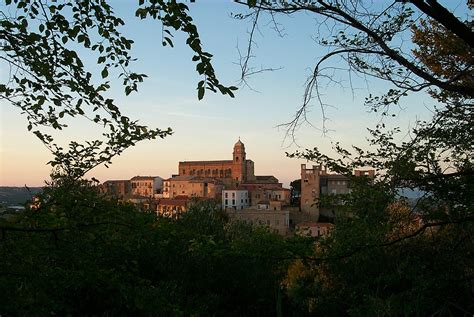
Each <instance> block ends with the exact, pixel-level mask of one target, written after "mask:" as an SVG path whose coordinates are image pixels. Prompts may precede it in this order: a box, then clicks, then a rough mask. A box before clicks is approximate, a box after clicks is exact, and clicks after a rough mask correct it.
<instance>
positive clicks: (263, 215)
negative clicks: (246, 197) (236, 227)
mask: <svg viewBox="0 0 474 317" xmlns="http://www.w3.org/2000/svg"><path fill="white" fill-rule="evenodd" d="M228 214H229V217H230V219H232V220H233V221H241V222H244V223H247V224H251V225H254V226H267V227H269V228H270V229H272V230H274V231H275V233H278V234H280V235H282V236H286V235H288V233H289V230H290V213H289V211H285V210H280V211H274V210H269V211H267V210H256V209H252V208H249V209H244V210H230V211H229V210H228Z"/></svg>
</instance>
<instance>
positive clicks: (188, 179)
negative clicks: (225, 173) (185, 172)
mask: <svg viewBox="0 0 474 317" xmlns="http://www.w3.org/2000/svg"><path fill="white" fill-rule="evenodd" d="M223 189H224V184H223V183H222V181H221V180H220V179H218V178H217V179H216V178H209V177H200V176H174V177H172V178H168V179H166V180H164V181H163V191H162V193H163V198H174V197H176V196H188V197H201V198H212V199H220V196H221V193H222V190H223Z"/></svg>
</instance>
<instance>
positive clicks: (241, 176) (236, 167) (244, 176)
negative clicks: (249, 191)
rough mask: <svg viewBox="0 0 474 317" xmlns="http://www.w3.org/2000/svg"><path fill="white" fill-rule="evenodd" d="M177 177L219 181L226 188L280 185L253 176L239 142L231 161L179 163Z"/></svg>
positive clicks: (235, 146)
mask: <svg viewBox="0 0 474 317" xmlns="http://www.w3.org/2000/svg"><path fill="white" fill-rule="evenodd" d="M178 169H179V176H198V177H205V178H216V179H219V180H221V181H222V182H223V183H224V184H225V185H226V188H238V187H242V186H244V187H245V185H255V184H261V185H264V184H265V185H274V186H278V187H280V188H281V183H279V182H278V179H277V178H275V177H274V176H255V170H254V162H253V161H252V160H248V159H247V153H246V152H245V145H244V144H243V143H242V141H241V140H240V138H239V140H238V141H237V143H235V145H234V151H233V153H232V160H218V161H184V162H179V166H178Z"/></svg>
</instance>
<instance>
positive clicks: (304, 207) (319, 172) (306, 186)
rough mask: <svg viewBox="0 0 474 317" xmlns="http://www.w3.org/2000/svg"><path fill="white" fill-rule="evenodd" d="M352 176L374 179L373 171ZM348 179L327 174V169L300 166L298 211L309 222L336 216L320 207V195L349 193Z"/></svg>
mask: <svg viewBox="0 0 474 317" xmlns="http://www.w3.org/2000/svg"><path fill="white" fill-rule="evenodd" d="M354 176H357V177H361V176H365V177H370V178H374V177H375V170H373V169H367V170H355V171H354ZM350 190H351V189H350V179H349V177H347V176H344V175H341V174H336V173H328V171H327V168H323V166H322V165H321V164H320V165H319V166H316V165H313V166H312V168H306V164H301V199H300V209H301V211H302V212H303V213H306V214H307V216H308V220H309V221H316V222H317V221H318V220H319V216H320V214H323V215H324V216H326V217H328V218H333V217H335V215H336V210H334V209H323V208H321V207H320V198H321V195H340V194H348V193H350Z"/></svg>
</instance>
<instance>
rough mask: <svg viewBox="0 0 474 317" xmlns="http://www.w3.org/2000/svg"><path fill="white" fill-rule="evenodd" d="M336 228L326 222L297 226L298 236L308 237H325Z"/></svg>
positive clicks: (305, 223)
mask: <svg viewBox="0 0 474 317" xmlns="http://www.w3.org/2000/svg"><path fill="white" fill-rule="evenodd" d="M332 228H334V225H333V224H332V223H326V222H302V223H299V224H296V226H295V231H296V235H299V236H306V237H324V236H327V235H328V234H329V232H330V231H331V229H332Z"/></svg>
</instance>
